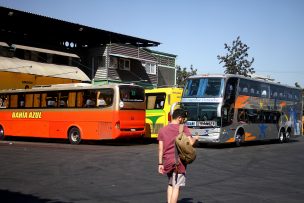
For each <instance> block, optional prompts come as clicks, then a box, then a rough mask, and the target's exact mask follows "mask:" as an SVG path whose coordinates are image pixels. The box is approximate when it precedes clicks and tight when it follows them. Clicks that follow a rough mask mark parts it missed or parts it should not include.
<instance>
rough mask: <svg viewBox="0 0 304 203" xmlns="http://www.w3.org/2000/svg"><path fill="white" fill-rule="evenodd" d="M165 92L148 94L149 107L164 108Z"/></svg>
mask: <svg viewBox="0 0 304 203" xmlns="http://www.w3.org/2000/svg"><path fill="white" fill-rule="evenodd" d="M165 99H166V94H165V93H154V94H148V95H147V101H146V102H147V109H163V108H164V104H165Z"/></svg>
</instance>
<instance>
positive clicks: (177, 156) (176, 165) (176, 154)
mask: <svg viewBox="0 0 304 203" xmlns="http://www.w3.org/2000/svg"><path fill="white" fill-rule="evenodd" d="M183 131H184V124H180V125H179V128H178V135H179V134H181V133H182V132H183ZM178 135H177V136H178ZM174 151H175V170H176V174H177V172H178V171H177V167H178V165H179V164H180V163H179V155H178V151H177V147H176V143H175V142H174Z"/></svg>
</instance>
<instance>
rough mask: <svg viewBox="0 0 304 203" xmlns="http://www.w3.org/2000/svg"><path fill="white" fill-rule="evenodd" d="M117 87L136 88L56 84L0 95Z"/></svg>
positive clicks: (14, 90) (118, 84) (111, 86)
mask: <svg viewBox="0 0 304 203" xmlns="http://www.w3.org/2000/svg"><path fill="white" fill-rule="evenodd" d="M116 86H136V87H141V86H139V85H134V84H124V83H115V84H103V85H94V84H90V83H67V84H54V85H38V86H33V88H32V89H5V90H0V94H3V93H23V92H44V91H60V90H61V91H62V90H87V89H100V88H113V87H116Z"/></svg>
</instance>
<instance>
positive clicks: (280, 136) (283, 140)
mask: <svg viewBox="0 0 304 203" xmlns="http://www.w3.org/2000/svg"><path fill="white" fill-rule="evenodd" d="M285 140H286V138H285V132H284V131H283V130H281V131H280V134H279V143H284V142H285Z"/></svg>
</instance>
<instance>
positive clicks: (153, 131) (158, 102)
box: [145, 87, 183, 138]
mask: <svg viewBox="0 0 304 203" xmlns="http://www.w3.org/2000/svg"><path fill="white" fill-rule="evenodd" d="M182 92H183V89H182V88H177V87H166V88H155V89H149V90H145V93H146V103H147V105H146V106H147V108H146V137H148V138H157V135H158V131H159V129H160V128H162V127H164V126H166V125H168V124H169V122H170V121H171V111H172V109H174V108H175V107H177V106H178V103H179V102H180V100H181V97H182Z"/></svg>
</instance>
